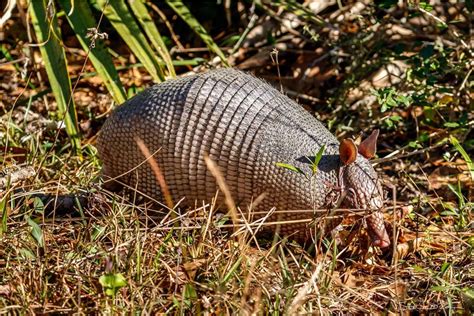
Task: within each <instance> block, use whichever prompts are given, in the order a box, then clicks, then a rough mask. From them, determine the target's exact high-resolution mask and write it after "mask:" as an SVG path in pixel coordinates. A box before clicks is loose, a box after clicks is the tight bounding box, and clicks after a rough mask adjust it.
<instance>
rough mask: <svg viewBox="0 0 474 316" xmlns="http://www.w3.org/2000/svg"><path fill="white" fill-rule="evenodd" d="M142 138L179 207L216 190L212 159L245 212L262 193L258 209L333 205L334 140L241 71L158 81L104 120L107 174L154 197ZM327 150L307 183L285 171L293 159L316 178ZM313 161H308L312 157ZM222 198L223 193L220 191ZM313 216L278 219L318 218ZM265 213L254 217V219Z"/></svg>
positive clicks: (297, 227) (101, 143) (157, 193)
mask: <svg viewBox="0 0 474 316" xmlns="http://www.w3.org/2000/svg"><path fill="white" fill-rule="evenodd" d="M136 138H140V139H141V140H143V142H144V143H145V145H146V147H147V148H148V150H149V151H150V152H151V153H155V152H156V154H155V155H154V159H155V160H156V162H157V163H158V165H159V166H160V169H161V170H162V171H163V173H164V178H165V181H166V183H167V185H168V187H169V189H170V192H171V195H172V197H173V200H174V201H178V200H181V199H182V198H185V200H184V203H182V204H181V205H183V204H187V205H189V206H194V205H196V204H195V203H196V201H197V203H198V205H202V201H206V202H209V201H211V199H212V198H213V197H214V196H215V194H216V191H217V190H218V187H217V185H216V181H215V179H214V177H213V176H212V174H211V172H210V171H209V170H208V168H207V167H206V164H205V162H204V159H203V158H204V156H205V155H206V154H208V155H209V156H210V158H211V159H212V160H214V161H215V162H216V163H217V165H218V166H219V169H220V171H221V172H222V174H223V176H224V178H225V181H226V184H227V186H228V187H229V189H230V191H231V193H232V196H233V198H234V200H235V201H236V203H238V205H239V206H240V207H241V209H242V210H244V211H246V210H247V206H246V205H248V204H249V203H251V201H252V200H253V199H255V198H257V197H259V196H260V195H261V194H265V198H264V199H263V201H262V202H261V203H260V204H259V205H258V206H257V210H258V211H269V210H270V209H272V208H273V207H276V208H277V209H278V210H294V209H306V210H308V209H313V208H321V207H323V206H327V203H328V195H329V194H330V193H331V192H332V193H334V188H336V187H337V185H338V169H339V167H340V161H339V156H338V145H339V142H338V141H337V139H336V138H335V137H334V136H333V135H332V134H331V133H330V132H329V131H328V130H327V129H326V128H325V127H324V126H323V125H322V124H321V123H320V122H319V121H318V120H316V119H315V118H314V117H312V116H311V115H310V114H309V113H308V112H306V111H305V110H304V109H303V108H302V107H301V106H300V105H298V104H296V103H295V102H294V101H292V100H291V99H289V98H288V97H286V96H285V95H283V94H282V93H280V92H278V91H277V90H275V89H274V88H272V87H271V86H270V85H268V84H267V83H265V82H263V81H262V80H259V79H257V78H255V77H253V76H251V75H248V74H245V73H243V72H240V71H237V70H232V69H222V70H216V71H210V72H208V73H205V74H201V75H195V76H191V77H185V78H181V79H177V80H169V81H167V82H165V83H162V84H158V85H155V86H153V87H151V88H149V89H147V90H145V91H144V92H143V93H141V94H139V95H137V96H136V97H134V98H132V99H130V100H129V101H127V102H126V103H125V104H124V105H122V106H120V107H119V108H118V109H117V110H116V111H115V112H114V113H113V114H112V115H111V116H110V118H109V119H108V120H107V121H106V123H105V125H104V127H103V129H102V131H101V134H100V137H99V140H98V150H99V154H100V157H101V158H102V161H103V164H104V172H103V173H104V176H105V177H106V178H116V177H120V176H121V178H120V181H122V182H124V183H126V184H128V185H129V186H130V187H132V188H135V187H136V188H137V189H138V191H140V192H142V193H144V194H145V195H148V196H150V197H152V198H155V199H159V198H160V197H161V190H160V186H159V185H158V182H157V180H156V177H155V175H154V173H153V171H152V169H151V168H150V164H149V163H147V162H145V163H144V160H145V157H144V156H143V154H142V152H141V151H140V150H139V148H138V146H137V144H136V141H135V139H136ZM322 145H326V150H325V154H324V156H323V158H322V159H321V161H320V163H319V171H318V173H317V174H316V175H315V176H314V177H313V178H312V181H311V184H310V181H308V180H306V178H305V177H304V176H303V175H301V174H298V173H296V172H291V171H289V170H286V169H285V168H282V167H278V166H277V165H276V163H278V162H281V163H286V164H290V165H293V166H295V167H298V168H300V169H301V170H303V172H305V173H306V174H307V175H308V176H310V175H311V166H310V162H309V160H311V158H312V157H313V156H314V154H315V153H317V152H318V150H319V149H320V148H321V146H322ZM308 158H309V159H308ZM221 195H222V194H221ZM312 216H313V214H311V213H308V212H300V213H287V214H283V215H282V214H280V215H279V217H278V218H277V217H272V218H270V219H268V221H271V220H298V219H302V218H311V217H312ZM258 217H260V216H255V217H254V219H256V218H258ZM296 231H299V233H298V234H299V236H300V237H303V236H307V229H306V224H287V225H283V226H282V227H281V229H280V232H281V233H283V234H293V233H295V232H296Z"/></svg>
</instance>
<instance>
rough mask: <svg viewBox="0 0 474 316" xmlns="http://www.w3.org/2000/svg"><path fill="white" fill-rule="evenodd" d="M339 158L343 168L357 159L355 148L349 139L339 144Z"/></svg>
mask: <svg viewBox="0 0 474 316" xmlns="http://www.w3.org/2000/svg"><path fill="white" fill-rule="evenodd" d="M339 157H340V158H341V162H342V164H343V165H344V166H347V165H348V164H351V163H353V162H354V161H355V160H356V158H357V147H356V145H355V144H354V141H353V140H352V139H350V138H346V139H343V140H342V141H341V144H339Z"/></svg>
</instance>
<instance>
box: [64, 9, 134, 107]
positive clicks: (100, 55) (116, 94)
mask: <svg viewBox="0 0 474 316" xmlns="http://www.w3.org/2000/svg"><path fill="white" fill-rule="evenodd" d="M58 2H59V4H60V5H61V7H62V8H63V9H64V11H65V12H66V17H67V19H68V21H69V24H70V25H71V27H72V29H73V30H74V32H75V33H76V36H77V39H78V40H79V42H80V43H81V46H82V48H83V49H84V50H85V51H86V52H89V58H90V60H91V62H92V64H93V65H94V68H95V69H96V70H97V73H98V75H99V76H100V77H101V78H102V80H103V81H104V84H105V86H106V87H107V90H109V92H110V94H111V95H112V97H113V98H114V100H115V102H117V103H119V104H120V103H123V102H125V100H126V94H125V90H124V88H123V86H122V83H121V82H120V78H119V75H118V73H117V70H116V69H115V66H114V63H113V61H112V58H111V57H110V54H109V53H108V51H107V48H106V47H105V46H104V42H103V41H101V40H95V42H94V45H90V42H91V39H90V38H87V34H88V32H89V31H88V29H91V28H95V27H96V26H97V23H96V21H95V19H94V17H93V14H92V11H91V8H90V6H89V4H88V2H87V1H75V2H74V7H72V6H71V0H58ZM71 9H72V10H71ZM69 12H70V15H68V13H69ZM92 40H94V39H92ZM90 46H93V47H91V48H89V47H90ZM89 49H90V50H89Z"/></svg>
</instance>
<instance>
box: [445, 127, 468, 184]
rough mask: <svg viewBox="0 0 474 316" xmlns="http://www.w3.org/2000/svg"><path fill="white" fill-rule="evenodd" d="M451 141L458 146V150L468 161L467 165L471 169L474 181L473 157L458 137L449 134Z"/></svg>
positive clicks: (455, 146)
mask: <svg viewBox="0 0 474 316" xmlns="http://www.w3.org/2000/svg"><path fill="white" fill-rule="evenodd" d="M449 141H450V142H451V144H452V145H453V146H454V148H456V150H457V151H458V152H459V153H460V154H461V156H462V157H463V158H464V161H466V165H467V167H468V169H469V172H470V173H471V179H472V181H474V163H473V162H472V159H471V157H469V155H468V154H467V152H466V151H465V150H464V148H463V147H462V146H461V144H460V143H459V141H458V140H457V138H456V137H454V136H449Z"/></svg>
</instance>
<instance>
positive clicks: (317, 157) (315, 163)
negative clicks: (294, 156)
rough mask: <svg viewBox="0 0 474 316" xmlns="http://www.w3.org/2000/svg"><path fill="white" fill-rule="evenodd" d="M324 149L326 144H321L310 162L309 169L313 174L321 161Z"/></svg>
mask: <svg viewBox="0 0 474 316" xmlns="http://www.w3.org/2000/svg"><path fill="white" fill-rule="evenodd" d="M324 150H326V145H323V146H322V147H321V148H320V149H319V151H318V152H317V153H316V155H315V156H314V161H312V164H311V169H312V171H313V174H315V173H316V172H318V165H319V162H320V161H321V158H322V157H323V153H324Z"/></svg>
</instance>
